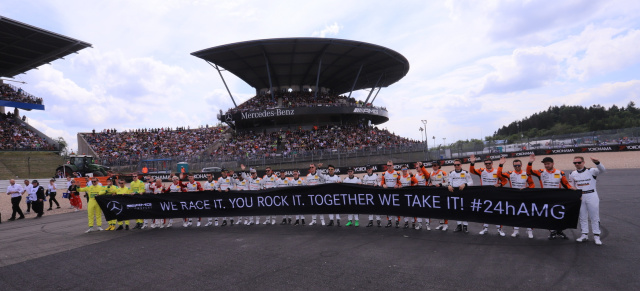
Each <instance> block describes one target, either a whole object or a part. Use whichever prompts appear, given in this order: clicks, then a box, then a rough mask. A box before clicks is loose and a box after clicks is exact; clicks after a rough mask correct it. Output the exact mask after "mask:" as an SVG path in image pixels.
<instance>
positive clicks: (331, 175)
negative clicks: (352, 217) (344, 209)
mask: <svg viewBox="0 0 640 291" xmlns="http://www.w3.org/2000/svg"><path fill="white" fill-rule="evenodd" d="M319 165H322V164H319ZM327 172H328V174H327V175H325V176H324V183H325V184H330V183H342V180H340V176H338V175H336V167H334V166H333V165H328V166H327ZM333 217H334V214H329V224H327V226H333ZM335 218H336V225H337V226H338V227H340V214H335Z"/></svg>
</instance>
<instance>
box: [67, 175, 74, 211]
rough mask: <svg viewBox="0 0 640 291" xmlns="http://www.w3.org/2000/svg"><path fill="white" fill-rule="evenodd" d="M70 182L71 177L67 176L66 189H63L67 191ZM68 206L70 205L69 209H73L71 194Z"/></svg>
mask: <svg viewBox="0 0 640 291" xmlns="http://www.w3.org/2000/svg"><path fill="white" fill-rule="evenodd" d="M71 180H72V179H71V176H67V188H65V189H67V190H68V189H69V187H71ZM67 193H68V192H67ZM69 205H71V206H69V209H73V208H75V207H74V206H73V204H72V203H71V194H69Z"/></svg>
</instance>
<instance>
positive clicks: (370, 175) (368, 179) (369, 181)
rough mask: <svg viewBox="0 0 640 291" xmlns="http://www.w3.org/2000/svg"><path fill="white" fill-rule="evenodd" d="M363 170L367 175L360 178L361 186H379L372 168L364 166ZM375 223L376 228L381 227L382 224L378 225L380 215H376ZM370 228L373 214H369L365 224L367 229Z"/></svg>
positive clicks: (377, 177) (378, 180)
mask: <svg viewBox="0 0 640 291" xmlns="http://www.w3.org/2000/svg"><path fill="white" fill-rule="evenodd" d="M365 168H366V169H367V174H365V175H364V176H362V184H364V185H369V186H374V187H378V186H380V177H379V176H378V174H376V173H374V172H373V167H372V166H371V165H366V166H365ZM376 221H377V223H378V227H382V224H381V223H380V215H376ZM372 226H373V214H369V224H367V227H372Z"/></svg>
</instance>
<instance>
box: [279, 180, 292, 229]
mask: <svg viewBox="0 0 640 291" xmlns="http://www.w3.org/2000/svg"><path fill="white" fill-rule="evenodd" d="M276 175H278V176H279V177H278V179H277V180H276V187H277V188H282V187H289V186H291V179H289V178H287V173H286V172H285V171H284V170H280V172H279V173H276ZM287 219H288V220H289V221H288V223H287ZM285 224H291V215H283V216H282V222H281V223H280V225H285Z"/></svg>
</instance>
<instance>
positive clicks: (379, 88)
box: [371, 86, 382, 104]
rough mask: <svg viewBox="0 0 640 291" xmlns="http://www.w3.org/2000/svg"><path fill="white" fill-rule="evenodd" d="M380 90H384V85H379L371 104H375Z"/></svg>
mask: <svg viewBox="0 0 640 291" xmlns="http://www.w3.org/2000/svg"><path fill="white" fill-rule="evenodd" d="M380 90H382V86H380V87H378V91H376V95H373V99H371V104H373V101H376V98H377V97H378V93H380Z"/></svg>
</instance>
